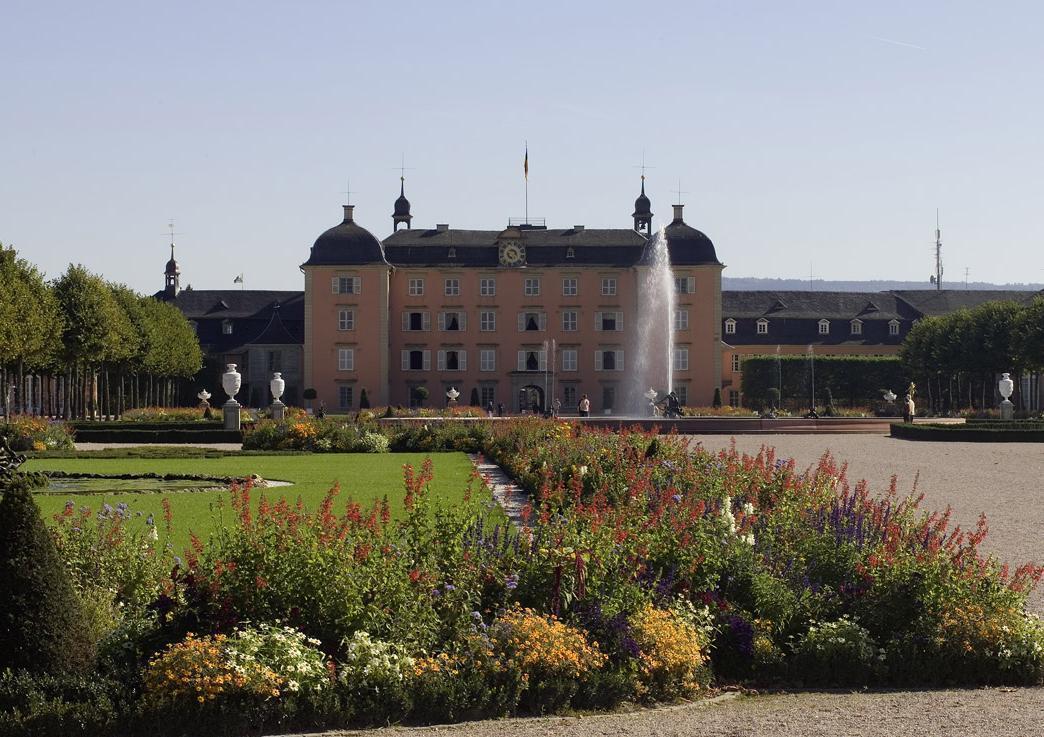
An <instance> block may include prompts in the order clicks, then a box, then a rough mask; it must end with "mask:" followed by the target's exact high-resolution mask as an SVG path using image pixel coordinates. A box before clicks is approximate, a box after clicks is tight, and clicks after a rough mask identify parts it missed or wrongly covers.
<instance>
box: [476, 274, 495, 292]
mask: <svg viewBox="0 0 1044 737" xmlns="http://www.w3.org/2000/svg"><path fill="white" fill-rule="evenodd" d="M496 294H497V280H496V279H494V278H493V277H491V276H488V277H484V278H482V279H480V280H479V296H481V297H494V296H496Z"/></svg>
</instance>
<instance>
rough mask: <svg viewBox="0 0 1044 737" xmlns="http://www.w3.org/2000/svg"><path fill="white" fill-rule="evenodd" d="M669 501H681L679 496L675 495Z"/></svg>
mask: <svg viewBox="0 0 1044 737" xmlns="http://www.w3.org/2000/svg"><path fill="white" fill-rule="evenodd" d="M671 499H673V500H674V501H675V503H677V502H680V501H681V499H682V498H681V494H675V495H674V496H672V497H671Z"/></svg>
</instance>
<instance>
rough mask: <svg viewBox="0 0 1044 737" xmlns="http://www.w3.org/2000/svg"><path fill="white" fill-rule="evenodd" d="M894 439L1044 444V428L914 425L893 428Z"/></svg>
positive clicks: (895, 425) (904, 424)
mask: <svg viewBox="0 0 1044 737" xmlns="http://www.w3.org/2000/svg"><path fill="white" fill-rule="evenodd" d="M891 435H892V437H893V438H902V439H903V440H937V441H944V442H955V441H956V442H960V443H965V442H966V443H1044V427H1040V428H1017V427H981V426H978V425H912V424H906V423H898V424H894V425H892V426H891Z"/></svg>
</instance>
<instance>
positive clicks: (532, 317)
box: [518, 312, 547, 333]
mask: <svg viewBox="0 0 1044 737" xmlns="http://www.w3.org/2000/svg"><path fill="white" fill-rule="evenodd" d="M533 330H547V313H546V312H520V313H518V332H520V333H523V332H526V331H533Z"/></svg>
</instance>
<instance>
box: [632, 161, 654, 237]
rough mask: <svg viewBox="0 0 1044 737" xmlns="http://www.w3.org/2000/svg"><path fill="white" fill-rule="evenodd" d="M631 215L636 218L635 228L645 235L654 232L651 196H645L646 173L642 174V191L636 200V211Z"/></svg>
mask: <svg viewBox="0 0 1044 737" xmlns="http://www.w3.org/2000/svg"><path fill="white" fill-rule="evenodd" d="M631 217H633V218H634V229H635V230H637V231H638V232H639V233H642V234H644V235H651V234H652V217H653V213H652V203H651V202H649V198H648V197H646V196H645V175H644V174H642V193H641V194H640V195H638V199H636V200H635V201H634V212H633V213H631Z"/></svg>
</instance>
